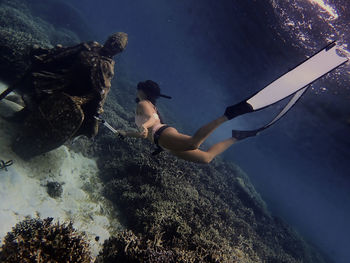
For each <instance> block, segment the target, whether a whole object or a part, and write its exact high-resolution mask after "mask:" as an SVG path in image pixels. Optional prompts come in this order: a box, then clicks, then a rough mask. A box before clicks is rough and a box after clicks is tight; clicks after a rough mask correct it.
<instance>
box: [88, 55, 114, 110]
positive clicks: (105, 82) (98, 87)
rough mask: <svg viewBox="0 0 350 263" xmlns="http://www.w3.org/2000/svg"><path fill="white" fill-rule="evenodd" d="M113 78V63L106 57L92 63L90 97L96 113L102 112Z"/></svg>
mask: <svg viewBox="0 0 350 263" xmlns="http://www.w3.org/2000/svg"><path fill="white" fill-rule="evenodd" d="M113 76H114V61H113V60H112V59H110V58H107V57H100V58H99V59H98V60H97V61H94V63H93V67H92V68H91V74H90V78H91V84H92V93H93V94H92V95H93V98H94V101H95V103H96V104H95V105H94V106H95V107H96V108H95V110H96V113H98V114H101V113H102V112H103V105H104V103H105V100H106V98H107V95H108V92H109V90H110V88H111V81H112V78H113Z"/></svg>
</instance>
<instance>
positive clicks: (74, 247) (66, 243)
mask: <svg viewBox="0 0 350 263" xmlns="http://www.w3.org/2000/svg"><path fill="white" fill-rule="evenodd" d="M0 262H4V263H18V262H52V263H54V262H57V263H59V262H81V263H88V262H91V256H90V250H89V244H88V243H87V242H86V241H85V239H84V236H83V235H82V234H80V233H78V232H77V231H76V230H75V229H74V228H73V226H72V223H69V224H59V223H53V219H52V218H46V219H43V220H42V219H39V218H36V219H26V220H24V221H22V222H20V223H18V224H16V226H15V227H14V228H13V229H12V231H11V232H9V233H8V234H7V235H6V237H5V239H4V245H3V246H2V248H1V254H0Z"/></svg>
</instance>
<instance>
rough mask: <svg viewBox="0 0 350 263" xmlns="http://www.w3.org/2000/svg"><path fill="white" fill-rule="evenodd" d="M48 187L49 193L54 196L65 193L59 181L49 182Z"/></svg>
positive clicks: (57, 196)
mask: <svg viewBox="0 0 350 263" xmlns="http://www.w3.org/2000/svg"><path fill="white" fill-rule="evenodd" d="M46 188H47V193H48V195H49V196H51V197H52V198H59V197H61V195H62V193H63V186H62V184H61V183H59V182H48V183H47V184H46Z"/></svg>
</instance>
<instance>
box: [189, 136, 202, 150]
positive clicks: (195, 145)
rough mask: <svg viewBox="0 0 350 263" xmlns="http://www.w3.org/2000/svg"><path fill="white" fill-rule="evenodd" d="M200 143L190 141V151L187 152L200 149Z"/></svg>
mask: <svg viewBox="0 0 350 263" xmlns="http://www.w3.org/2000/svg"><path fill="white" fill-rule="evenodd" d="M199 146H200V145H199V143H198V142H195V141H194V140H193V138H191V139H190V142H189V143H188V149H187V151H193V150H197V149H198V148H199Z"/></svg>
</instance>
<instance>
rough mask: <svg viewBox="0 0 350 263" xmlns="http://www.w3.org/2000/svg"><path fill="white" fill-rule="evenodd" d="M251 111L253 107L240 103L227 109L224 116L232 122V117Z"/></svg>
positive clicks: (243, 102) (244, 102)
mask: <svg viewBox="0 0 350 263" xmlns="http://www.w3.org/2000/svg"><path fill="white" fill-rule="evenodd" d="M253 111H254V110H253V107H252V106H251V105H250V104H249V103H247V102H246V101H242V102H240V103H238V104H235V105H232V106H229V107H227V108H226V110H225V113H224V115H225V116H226V117H227V119H229V120H232V119H233V118H234V117H237V116H239V115H242V114H245V113H249V112H253Z"/></svg>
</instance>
